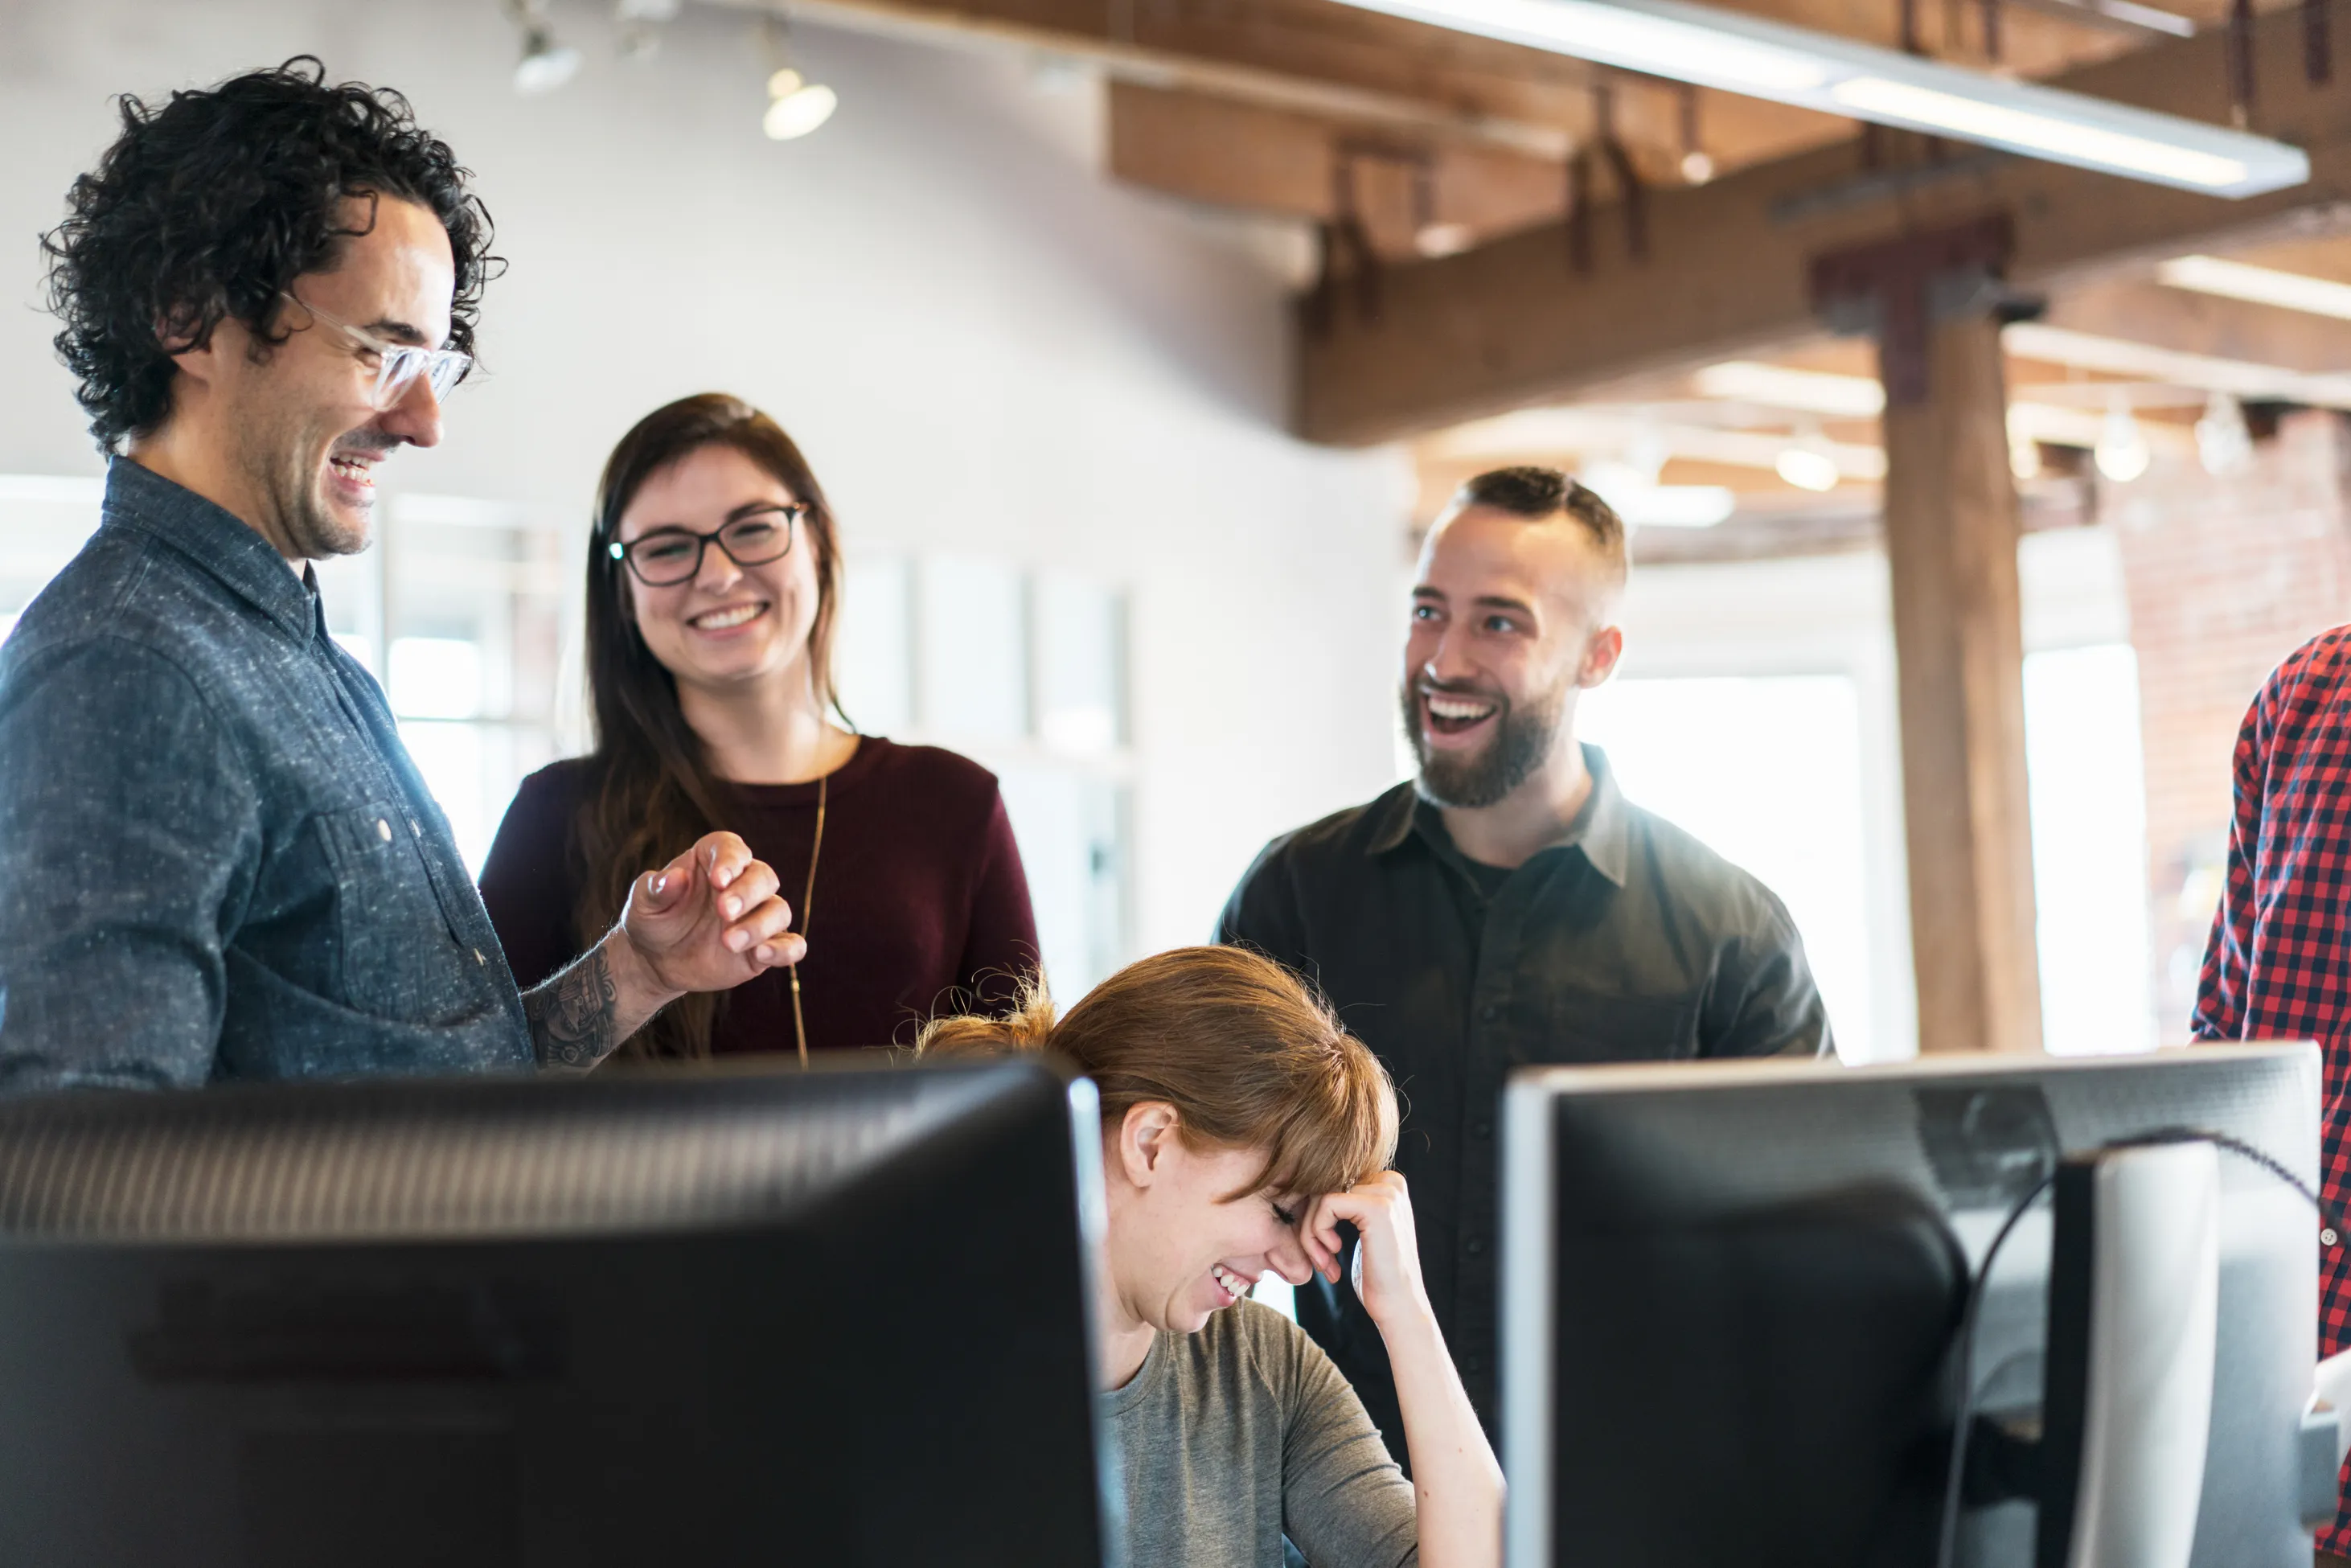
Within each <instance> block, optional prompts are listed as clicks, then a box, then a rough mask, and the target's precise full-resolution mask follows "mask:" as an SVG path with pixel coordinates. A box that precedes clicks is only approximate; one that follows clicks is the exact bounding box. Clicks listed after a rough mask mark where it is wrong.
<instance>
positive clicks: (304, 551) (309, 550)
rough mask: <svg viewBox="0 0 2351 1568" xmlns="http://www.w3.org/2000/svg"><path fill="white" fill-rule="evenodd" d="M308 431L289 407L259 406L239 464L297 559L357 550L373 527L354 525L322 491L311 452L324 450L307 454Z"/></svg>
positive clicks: (247, 429)
mask: <svg viewBox="0 0 2351 1568" xmlns="http://www.w3.org/2000/svg"><path fill="white" fill-rule="evenodd" d="M305 434H306V433H305V432H304V431H303V430H302V428H301V425H300V421H299V420H298V418H297V417H295V416H293V415H291V414H288V413H286V412H285V411H282V410H279V409H276V408H262V409H256V411H255V417H254V418H253V419H252V421H251V422H249V423H247V424H246V426H245V432H244V438H243V440H242V442H241V443H240V451H239V453H238V460H239V463H240V465H241V466H243V467H244V469H245V471H246V477H247V478H248V479H249V480H250V481H251V482H252V484H253V486H254V489H255V492H256V495H257V496H258V497H259V498H260V501H261V504H262V506H263V507H266V508H267V509H268V511H269V513H270V514H271V516H272V518H273V520H274V521H275V522H276V523H277V526H278V528H280V529H282V530H283V531H284V533H285V536H286V542H287V546H288V548H290V549H292V550H293V551H294V554H295V557H296V559H303V560H323V559H327V558H328V557H329V556H339V555H356V554H358V553H359V552H360V551H361V550H363V549H367V547H368V544H369V538H370V534H371V529H370V528H368V526H367V525H365V524H362V525H360V527H359V528H356V529H355V528H352V527H351V526H350V524H349V523H346V522H345V521H343V520H342V519H341V518H340V517H337V516H336V514H335V512H334V510H333V508H332V507H329V505H328V503H327V499H326V497H324V496H322V495H320V494H319V484H320V478H319V464H318V463H316V462H313V461H312V457H313V455H312V454H308V453H307V452H306V446H307V443H306V442H305V440H304V435H305ZM331 444H332V442H331V441H329V443H327V445H329V446H330V445H331ZM324 455H325V449H324V447H322V448H321V449H320V451H319V453H317V454H315V456H317V457H319V458H323V456H324Z"/></svg>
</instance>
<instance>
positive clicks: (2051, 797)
mask: <svg viewBox="0 0 2351 1568" xmlns="http://www.w3.org/2000/svg"><path fill="white" fill-rule="evenodd" d="M2024 753H2025V765H2026V769H2027V772H2028V773H2029V774H2030V776H2031V779H2032V881H2033V896H2034V898H2035V900H2036V902H2037V903H2038V904H2039V915H2040V919H2039V925H2040V930H2039V938H2040V948H2041V1030H2042V1039H2043V1044H2044V1045H2045V1046H2046V1047H2047V1048H2048V1049H2049V1050H2050V1051H2057V1052H2061V1053H2064V1054H2067V1055H2080V1054H2088V1053H2092V1052H2100V1051H2147V1050H2152V1049H2153V1048H2154V1046H2155V1044H2156V1039H2157V1036H2156V1021H2155V993H2154V980H2153V971H2152V969H2151V968H2150V967H2149V963H2150V959H2149V956H2148V955H2149V952H2150V946H2149V943H2150V938H2149V936H2148V933H2147V782H2146V771H2145V767H2144V763H2143V761H2142V758H2141V754H2140V750H2139V727H2138V658H2137V655H2136V654H2135V653H2132V651H2131V649H2130V648H2129V646H2128V645H2127V644H2124V643H2109V644H2105V645H2103V646H2098V647H2089V648H2066V649H2061V650H2053V651H2052V652H2049V653H2033V654H2031V655H2028V656H2027V657H2026V659H2025V661H2024Z"/></svg>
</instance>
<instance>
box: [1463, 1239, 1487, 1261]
mask: <svg viewBox="0 0 2351 1568" xmlns="http://www.w3.org/2000/svg"><path fill="white" fill-rule="evenodd" d="M1467 1247H1468V1253H1469V1256H1471V1257H1472V1258H1479V1257H1483V1256H1484V1255H1485V1251H1486V1239H1485V1238H1484V1237H1482V1236H1472V1237H1471V1238H1470V1239H1469V1240H1468V1243H1467Z"/></svg>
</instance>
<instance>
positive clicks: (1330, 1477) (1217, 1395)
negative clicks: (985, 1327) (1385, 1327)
mask: <svg viewBox="0 0 2351 1568" xmlns="http://www.w3.org/2000/svg"><path fill="white" fill-rule="evenodd" d="M1102 1408H1103V1412H1104V1415H1105V1416H1106V1417H1107V1419H1108V1421H1109V1424H1110V1433H1111V1438H1112V1440H1113V1442H1114V1443H1116V1444H1117V1445H1118V1453H1119V1459H1120V1464H1121V1468H1122V1469H1123V1470H1124V1472H1125V1477H1126V1552H1127V1561H1128V1563H1129V1565H1130V1568H1281V1562H1282V1551H1281V1538H1282V1536H1283V1535H1284V1534H1285V1533H1287V1534H1288V1535H1289V1537H1290V1540H1291V1541H1293V1542H1296V1543H1297V1545H1298V1549H1299V1550H1300V1551H1301V1552H1303V1553H1305V1556H1306V1561H1307V1562H1308V1563H1311V1564H1312V1565H1313V1568H1407V1565H1409V1564H1415V1563H1418V1562H1419V1561H1420V1542H1419V1530H1418V1521H1417V1519H1416V1511H1415V1508H1414V1504H1413V1493H1412V1483H1411V1482H1410V1481H1407V1480H1405V1479H1404V1474H1403V1472H1402V1471H1401V1470H1399V1469H1397V1468H1396V1463H1395V1460H1394V1459H1392V1458H1389V1457H1388V1451H1387V1448H1386V1446H1385V1445H1384V1444H1383V1443H1382V1442H1381V1441H1380V1435H1379V1432H1378V1430H1377V1429H1376V1428H1374V1427H1373V1426H1372V1422H1371V1417H1370V1416H1366V1415H1364V1403H1363V1401H1362V1400H1360V1399H1358V1398H1356V1397H1355V1391H1354V1390H1353V1389H1352V1388H1350V1387H1348V1386H1347V1380H1346V1379H1345V1378H1343V1377H1342V1376H1340V1375H1339V1369H1338V1368H1337V1367H1335V1366H1333V1365H1332V1364H1331V1358H1330V1357H1328V1356H1326V1355H1324V1354H1322V1350H1321V1348H1320V1347H1318V1346H1317V1345H1316V1344H1315V1343H1314V1342H1313V1341H1312V1340H1310V1339H1308V1338H1307V1337H1306V1333H1305V1331H1304V1330H1303V1329H1301V1328H1300V1327H1299V1326H1298V1325H1297V1324H1296V1323H1293V1322H1290V1320H1289V1319H1288V1318H1285V1317H1283V1316H1282V1315H1281V1314H1280V1312H1275V1311H1273V1310H1272V1309H1271V1308H1270V1307H1265V1306H1260V1305H1259V1303H1257V1302H1255V1301H1242V1302H1240V1303H1238V1305H1236V1306H1233V1307H1230V1308H1228V1309H1227V1310H1225V1311H1223V1312H1217V1313H1215V1314H1214V1315H1212V1316H1211V1317H1210V1318H1209V1319H1208V1326H1207V1327H1206V1328H1204V1329H1202V1330H1201V1331H1200V1332H1199V1333H1196V1334H1178V1333H1162V1334H1160V1335H1159V1337H1158V1338H1157V1339H1156V1340H1155V1341H1154V1342H1153V1343H1152V1346H1151V1354H1149V1355H1147V1356H1145V1357H1144V1363H1143V1368H1142V1370H1141V1371H1139V1372H1137V1373H1136V1374H1135V1375H1134V1378H1133V1379H1132V1380H1131V1381H1130V1382H1129V1383H1128V1384H1127V1385H1126V1386H1125V1387H1123V1388H1121V1389H1118V1390H1117V1391H1115V1392H1113V1393H1111V1394H1108V1395H1105V1396H1103V1401H1102Z"/></svg>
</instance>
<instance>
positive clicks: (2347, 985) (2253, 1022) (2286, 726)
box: [2191, 626, 2351, 1556]
mask: <svg viewBox="0 0 2351 1568" xmlns="http://www.w3.org/2000/svg"><path fill="white" fill-rule="evenodd" d="M2235 796H2236V810H2235V821H2233V822H2232V823H2231V825H2230V829H2229V888H2228V893H2227V894H2226V895H2225V896H2223V897H2222V899H2221V901H2220V914H2219V915H2217V916H2215V917H2214V919H2213V922H2212V941H2211V945H2210V946H2209V947H2208V948H2207V949H2206V950H2205V954H2204V977H2203V980H2202V982H2201V984H2199V986H2198V988H2197V995H2196V1018H2195V1020H2194V1023H2193V1024H2192V1026H2191V1027H2192V1030H2193V1031H2194V1033H2195V1034H2196V1035H2197V1037H2198V1038H2199V1039H2202V1040H2317V1041H2318V1043H2319V1045H2320V1047H2321V1048H2322V1049H2323V1050H2324V1051H2325V1053H2326V1068H2325V1115H2324V1118H2323V1119H2322V1121H2321V1123H2320V1147H2321V1155H2320V1161H2319V1163H2320V1166H2321V1167H2322V1168H2321V1173H2320V1175H2321V1180H2322V1182H2323V1184H2324V1186H2325V1193H2326V1199H2327V1202H2328V1204H2329V1206H2330V1207H2334V1208H2335V1210H2336V1211H2337V1212H2340V1211H2341V1209H2342V1206H2343V1204H2344V1201H2345V1199H2346V1196H2351V1137H2346V1124H2345V1116H2344V1113H2343V1112H2344V1106H2345V1104H2346V1100H2345V1091H2346V1088H2351V626H2338V627H2336V628H2335V630H2334V631H2332V632H2326V633H2325V634H2324V635H2322V636H2320V637H2317V638H2314V639H2313V640H2312V641H2311V642H2310V643H2306V644H2304V646H2303V647H2302V648H2301V649H2300V650H2299V651H2298V652H2296V653H2294V655H2293V656H2292V657H2291V658H2289V659H2287V660H2286V662H2285V663H2284V664H2280V665H2279V666H2278V667H2277V672H2276V673H2275V674H2273V675H2271V676H2270V678H2269V680H2268V681H2267V682H2266V683H2265V684H2264V685H2262V690H2261V695H2258V696H2256V697H2255V698H2254V699H2253V706H2252V710H2251V711H2250V712H2248V713H2247V714H2246V715H2245V726H2244V728H2243V729H2242V730H2241V731H2239V732H2238V736H2237V756H2236V789H2235ZM2345 1254H2346V1249H2343V1248H2340V1247H2336V1248H2330V1249H2327V1250H2326V1251H2325V1252H2324V1253H2322V1254H2321V1256H2320V1258H2319V1265H2318V1267H2319V1289H2318V1299H2319V1312H2318V1342H2319V1344H2318V1353H2319V1354H2321V1355H2333V1354H2335V1353H2336V1352H2338V1351H2341V1350H2343V1349H2345V1348H2346V1346H2351V1260H2346V1255H2345ZM2318 1546H2319V1547H2320V1549H2321V1550H2323V1551H2326V1552H2335V1553H2336V1554H2338V1555H2345V1556H2351V1504H2338V1505H2337V1511H2336V1514H2335V1526H2334V1528H2333V1529H2331V1530H2324V1531H2319V1534H2318Z"/></svg>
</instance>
